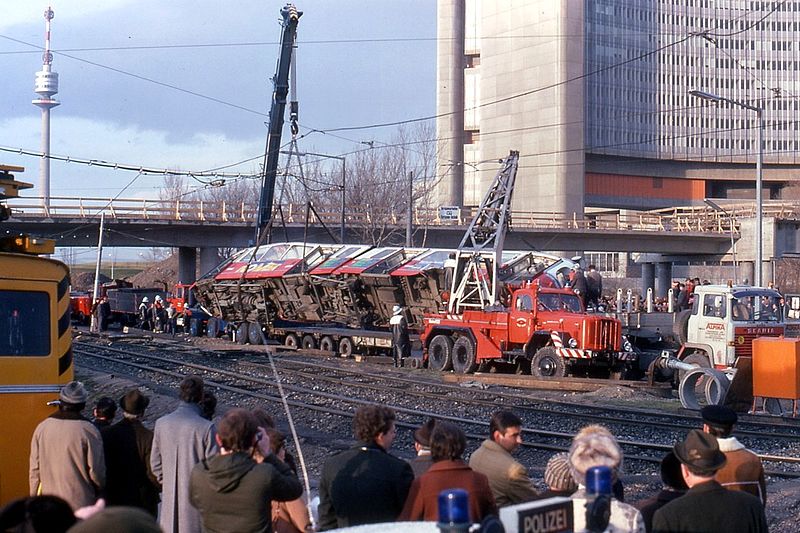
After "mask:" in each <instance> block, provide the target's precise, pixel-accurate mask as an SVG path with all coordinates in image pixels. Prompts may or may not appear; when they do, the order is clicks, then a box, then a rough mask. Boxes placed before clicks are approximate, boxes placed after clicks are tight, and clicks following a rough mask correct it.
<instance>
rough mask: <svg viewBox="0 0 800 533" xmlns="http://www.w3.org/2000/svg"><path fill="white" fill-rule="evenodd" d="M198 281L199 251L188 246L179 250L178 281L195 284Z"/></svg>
mask: <svg viewBox="0 0 800 533" xmlns="http://www.w3.org/2000/svg"><path fill="white" fill-rule="evenodd" d="M196 279H197V249H196V248H191V247H188V246H181V247H180V248H178V281H179V282H181V283H187V284H189V283H194V282H195V280H196Z"/></svg>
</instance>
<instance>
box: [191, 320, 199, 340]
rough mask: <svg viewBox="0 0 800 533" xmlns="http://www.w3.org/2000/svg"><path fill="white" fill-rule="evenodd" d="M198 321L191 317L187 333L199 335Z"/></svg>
mask: <svg viewBox="0 0 800 533" xmlns="http://www.w3.org/2000/svg"><path fill="white" fill-rule="evenodd" d="M200 330H201V328H200V321H199V320H197V319H196V318H193V319H192V321H191V322H190V323H189V335H191V336H192V337H199V336H200Z"/></svg>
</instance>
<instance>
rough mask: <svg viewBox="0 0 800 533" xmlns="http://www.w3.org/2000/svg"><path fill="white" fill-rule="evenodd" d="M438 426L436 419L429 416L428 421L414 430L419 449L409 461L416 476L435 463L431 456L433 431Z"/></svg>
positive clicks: (416, 447) (415, 442)
mask: <svg viewBox="0 0 800 533" xmlns="http://www.w3.org/2000/svg"><path fill="white" fill-rule="evenodd" d="M435 426H436V419H435V418H429V419H428V421H427V422H425V423H424V424H422V425H421V426H420V427H418V428H417V429H416V431H414V449H415V450H416V451H417V456H416V457H414V458H413V459H412V460H410V461H409V463H411V470H413V471H414V477H415V478H417V477H419V476H421V475H422V474H424V473H425V472H427V471H428V469H429V468H430V467H431V465H432V464H433V459H432V458H431V433H433V428H434V427H435Z"/></svg>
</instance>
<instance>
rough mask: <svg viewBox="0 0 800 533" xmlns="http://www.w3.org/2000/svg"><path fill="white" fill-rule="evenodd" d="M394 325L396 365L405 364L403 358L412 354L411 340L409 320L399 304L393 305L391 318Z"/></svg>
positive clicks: (393, 341)
mask: <svg viewBox="0 0 800 533" xmlns="http://www.w3.org/2000/svg"><path fill="white" fill-rule="evenodd" d="M389 325H390V326H392V357H393V358H394V366H395V367H400V366H403V359H404V358H406V357H410V356H411V340H410V339H409V337H408V322H406V317H405V316H403V308H402V307H400V306H399V305H395V306H394V307H392V318H390V319H389Z"/></svg>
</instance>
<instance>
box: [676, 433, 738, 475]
mask: <svg viewBox="0 0 800 533" xmlns="http://www.w3.org/2000/svg"><path fill="white" fill-rule="evenodd" d="M672 449H673V451H674V452H675V457H677V458H678V460H679V461H680V462H681V463H683V464H685V465H686V466H690V467H692V468H695V469H697V470H703V471H706V472H716V471H717V470H719V469H720V468H722V467H723V466H725V462H726V461H727V459H726V457H725V454H724V453H722V452H721V451H719V443H718V442H717V438H716V437H715V436H713V435H709V434H708V433H704V432H703V431H701V430H699V429H693V430H691V431H690V432H689V434H688V435H686V440H684V441H683V442H678V443H675V446H674V447H673V448H672Z"/></svg>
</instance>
